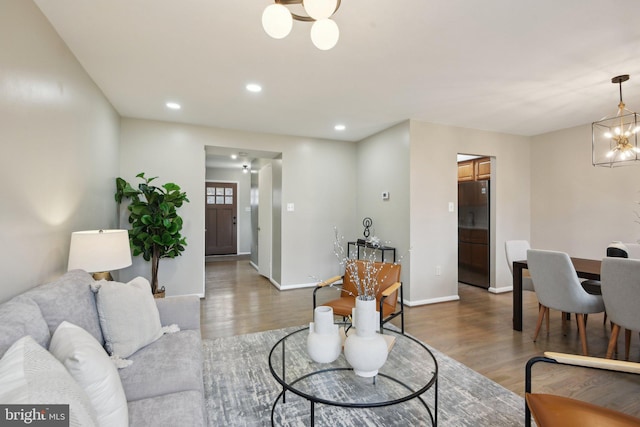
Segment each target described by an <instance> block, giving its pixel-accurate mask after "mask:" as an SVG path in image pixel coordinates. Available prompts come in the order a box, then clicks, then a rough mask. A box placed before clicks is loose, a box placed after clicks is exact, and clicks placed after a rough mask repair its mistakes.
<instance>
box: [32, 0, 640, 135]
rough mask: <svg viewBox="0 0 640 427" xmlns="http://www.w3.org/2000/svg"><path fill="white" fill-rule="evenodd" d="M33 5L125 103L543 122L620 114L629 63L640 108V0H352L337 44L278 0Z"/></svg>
mask: <svg viewBox="0 0 640 427" xmlns="http://www.w3.org/2000/svg"><path fill="white" fill-rule="evenodd" d="M35 3H36V4H37V5H38V6H39V7H40V9H41V10H42V12H43V13H44V14H45V15H46V17H47V18H48V19H49V21H50V22H51V23H52V25H53V27H54V28H55V29H56V31H57V32H58V33H59V34H60V36H61V37H62V38H63V39H64V41H65V42H66V44H67V45H68V46H69V48H70V49H71V51H72V52H73V53H74V55H75V56H76V57H77V58H78V60H79V61H80V63H81V64H82V65H83V67H84V68H85V69H86V71H87V72H88V73H89V75H90V76H91V77H92V78H93V80H94V81H95V82H96V84H97V85H98V86H99V87H100V89H101V90H102V91H103V92H104V94H105V96H106V97H107V98H108V99H109V100H110V101H111V103H112V104H113V106H114V107H115V109H116V110H117V111H118V112H119V113H120V114H121V115H122V116H126V117H135V118H144V119H155V120H164V121H174V122H182V123H191V124H198V125H206V126H215V127H222V128H228V129H239V130H246V131H253V132H265V133H275V134H286V135H298V136H307V137H317V138H328V139H337V140H349V141H358V140H360V139H362V138H365V137H367V136H369V135H372V134H374V133H376V132H378V131H380V130H383V129H386V128H388V127H389V126H391V125H393V124H396V123H398V122H401V121H404V120H407V119H416V120H421V121H428V122H433V123H440V124H446V125H454V126H462V127H468V128H475V129H484V130H491V131H497V132H506V133H512V134H518V135H536V134H541V133H545V132H549V131H553V130H557V129H562V128H567V127H572V126H577V125H581V124H585V123H590V122H592V121H595V120H599V119H600V118H602V117H603V116H605V115H610V114H613V113H615V111H616V105H617V103H618V88H617V86H614V85H613V84H611V78H612V77H614V76H616V75H619V74H630V75H631V79H630V81H628V82H626V83H625V84H623V95H624V99H625V102H626V103H627V106H628V107H629V108H631V109H634V108H635V109H640V25H638V23H637V19H638V16H640V1H638V0H600V1H596V0H588V1H585V0H562V1H558V0H536V1H533V0H532V1H525V0H482V1H481V0H447V1H441V0H440V1H438V0H402V1H392V0H343V1H342V6H341V7H340V9H339V10H338V12H337V13H336V14H335V15H334V19H335V21H336V22H337V24H338V26H339V27H340V40H339V41H338V44H337V46H336V47H335V48H334V49H332V50H329V51H320V50H318V49H316V48H315V47H314V46H313V44H312V43H311V40H310V38H309V30H310V24H308V23H304V22H297V21H296V22H294V27H293V30H292V32H291V34H290V35H289V36H288V37H287V38H285V39H282V40H275V39H272V38H270V37H269V36H267V34H266V33H265V32H264V31H263V29H262V25H261V15H262V11H263V10H264V8H265V7H266V6H267V5H269V4H271V0H135V1H132V0H91V1H86V0H35ZM250 82H256V83H259V84H261V85H262V86H263V91H262V92H260V93H250V92H248V91H246V90H245V85H246V84H247V83H250ZM167 101H175V102H178V103H180V104H181V105H182V109H180V110H178V111H172V110H168V109H167V108H166V107H165V102H167ZM338 123H341V124H344V125H345V126H346V130H344V131H341V132H339V131H336V130H334V128H333V127H334V125H335V124H338Z"/></svg>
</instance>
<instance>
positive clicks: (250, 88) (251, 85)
mask: <svg viewBox="0 0 640 427" xmlns="http://www.w3.org/2000/svg"><path fill="white" fill-rule="evenodd" d="M246 88H247V90H248V91H249V92H262V86H260V85H259V84H256V83H249V84H248V85H247V86H246Z"/></svg>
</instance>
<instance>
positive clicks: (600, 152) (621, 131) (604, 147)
mask: <svg viewBox="0 0 640 427" xmlns="http://www.w3.org/2000/svg"><path fill="white" fill-rule="evenodd" d="M627 80H629V75H628V74H624V75H622V76H616V77H614V78H612V79H611V83H614V84H618V85H619V89H620V103H619V104H618V112H617V113H616V115H615V116H611V117H605V118H603V119H602V120H599V121H597V122H593V123H592V124H591V149H592V163H593V165H594V166H608V167H614V166H621V165H625V164H630V163H631V162H636V161H639V160H640V158H639V157H638V155H639V154H640V148H638V132H639V131H640V123H638V115H637V114H636V113H634V112H633V111H630V110H627V108H626V106H625V104H624V102H622V83H623V82H626V81H627Z"/></svg>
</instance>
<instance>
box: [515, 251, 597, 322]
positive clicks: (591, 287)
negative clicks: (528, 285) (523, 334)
mask: <svg viewBox="0 0 640 427" xmlns="http://www.w3.org/2000/svg"><path fill="white" fill-rule="evenodd" d="M571 262H572V263H573V267H574V268H575V269H576V273H577V274H578V277H580V278H583V279H587V280H588V281H587V282H583V288H585V290H586V291H587V292H589V293H593V294H596V293H600V292H599V289H598V288H599V283H598V281H599V280H600V267H601V265H602V260H599V259H587V258H574V257H571ZM527 268H528V265H527V260H520V261H514V262H513V329H514V330H515V331H522V271H523V270H525V269H527Z"/></svg>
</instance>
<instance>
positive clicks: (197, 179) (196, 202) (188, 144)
mask: <svg viewBox="0 0 640 427" xmlns="http://www.w3.org/2000/svg"><path fill="white" fill-rule="evenodd" d="M140 172H144V173H145V176H147V177H154V176H157V177H158V179H157V180H156V181H154V183H155V184H156V185H158V184H160V185H162V184H165V183H167V182H173V183H175V184H178V185H179V186H180V188H181V189H182V191H184V192H186V193H187V198H188V199H189V201H190V202H189V203H185V204H183V205H182V207H180V209H179V210H178V214H179V215H180V216H181V217H182V219H183V220H184V222H183V226H182V235H183V236H185V238H186V239H187V246H186V250H185V251H184V252H183V254H182V255H181V256H179V257H177V258H174V259H169V258H164V259H161V260H160V266H159V268H158V285H159V286H160V287H162V286H164V287H165V288H166V292H167V295H168V296H171V295H192V294H193V295H204V197H201V196H202V191H203V187H204V182H205V151H204V145H203V144H202V143H201V142H200V141H197V140H194V139H193V138H190V137H189V135H187V134H185V133H184V132H182V130H181V129H180V128H176V127H174V126H173V125H172V124H170V123H163V122H150V121H143V120H134V119H127V118H123V119H122V121H121V133H120V176H121V177H122V178H124V179H125V180H127V181H128V182H129V183H131V185H132V186H134V187H136V186H137V185H138V183H139V182H141V181H140V180H139V178H136V175H137V174H138V173H140ZM126 218H127V216H126V215H124V216H123V217H121V220H120V221H121V225H122V228H127V227H128V223H127V220H126ZM121 275H123V277H124V279H123V280H130V279H131V278H133V277H135V276H143V277H146V278H148V279H150V278H151V263H150V262H147V261H145V260H144V259H143V258H142V257H141V256H138V257H135V258H134V259H133V265H132V266H131V267H129V268H126V269H124V270H122V271H121Z"/></svg>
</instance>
